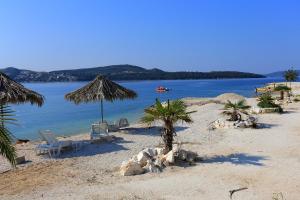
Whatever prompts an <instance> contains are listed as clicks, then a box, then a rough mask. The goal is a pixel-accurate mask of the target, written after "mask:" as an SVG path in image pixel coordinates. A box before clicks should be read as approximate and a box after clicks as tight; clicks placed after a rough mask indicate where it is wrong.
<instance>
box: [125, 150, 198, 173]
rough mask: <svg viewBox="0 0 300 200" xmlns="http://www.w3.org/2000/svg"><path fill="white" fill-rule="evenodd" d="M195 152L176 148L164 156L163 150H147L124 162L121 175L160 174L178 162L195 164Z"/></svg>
mask: <svg viewBox="0 0 300 200" xmlns="http://www.w3.org/2000/svg"><path fill="white" fill-rule="evenodd" d="M196 158H197V154H196V153H195V152H191V151H186V150H183V149H178V148H174V149H173V150H172V151H169V152H168V153H166V154H164V149H163V148H146V149H144V150H142V151H140V152H139V153H138V154H137V155H134V156H133V157H132V158H131V159H129V160H128V161H123V162H122V165H121V167H120V173H121V175H123V176H133V175H138V174H143V173H147V172H152V173H160V172H162V170H163V168H165V167H168V166H170V165H173V164H175V163H176V162H177V161H185V162H189V163H193V162H195V160H196Z"/></svg>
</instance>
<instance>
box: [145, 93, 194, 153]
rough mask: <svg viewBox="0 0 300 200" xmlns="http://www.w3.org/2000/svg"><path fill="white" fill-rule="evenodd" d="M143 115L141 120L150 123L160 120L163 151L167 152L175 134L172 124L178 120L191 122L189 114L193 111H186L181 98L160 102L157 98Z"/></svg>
mask: <svg viewBox="0 0 300 200" xmlns="http://www.w3.org/2000/svg"><path fill="white" fill-rule="evenodd" d="M144 112H145V115H144V116H143V117H142V119H141V121H142V122H143V123H147V124H148V125H151V124H152V123H154V122H155V121H162V122H163V123H164V125H163V131H162V138H163V141H164V145H165V151H166V152H169V151H171V150H172V147H173V137H174V134H175V129H174V124H175V123H176V122H178V121H181V122H186V123H192V122H193V120H192V119H191V116H190V114H191V113H193V112H195V111H192V112H187V106H186V105H185V104H184V102H183V101H181V100H175V101H169V100H168V101H167V103H166V104H162V103H161V102H160V101H159V100H158V99H156V102H155V104H154V105H153V106H151V107H150V108H146V109H145V111H144Z"/></svg>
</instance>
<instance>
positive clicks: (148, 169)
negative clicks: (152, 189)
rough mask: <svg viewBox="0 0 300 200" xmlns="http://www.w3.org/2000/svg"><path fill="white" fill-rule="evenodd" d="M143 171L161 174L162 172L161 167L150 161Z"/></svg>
mask: <svg viewBox="0 0 300 200" xmlns="http://www.w3.org/2000/svg"><path fill="white" fill-rule="evenodd" d="M143 169H144V170H145V171H146V172H151V173H160V172H161V167H159V166H158V165H156V164H155V162H152V161H150V160H149V161H148V162H147V165H146V166H144V167H143Z"/></svg>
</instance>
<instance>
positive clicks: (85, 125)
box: [8, 78, 283, 140]
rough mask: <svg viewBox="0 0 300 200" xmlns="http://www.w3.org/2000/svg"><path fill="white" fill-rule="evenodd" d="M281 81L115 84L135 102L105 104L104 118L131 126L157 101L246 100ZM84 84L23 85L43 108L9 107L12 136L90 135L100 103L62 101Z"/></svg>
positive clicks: (123, 82) (241, 80)
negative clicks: (229, 94)
mask: <svg viewBox="0 0 300 200" xmlns="http://www.w3.org/2000/svg"><path fill="white" fill-rule="evenodd" d="M277 81H283V80H282V79H280V78H260V79H221V80H155V81H117V82H118V83H119V84H120V85H122V86H124V87H127V88H129V89H132V90H134V91H136V93H137V94H138V97H137V98H136V99H134V100H123V101H114V102H104V118H105V120H107V121H108V122H110V123H112V122H114V121H115V120H117V119H119V118H123V117H126V118H127V119H128V120H129V121H130V123H135V122H138V121H139V119H140V118H141V117H142V116H143V111H144V109H145V108H146V107H148V106H150V105H152V104H153V103H154V101H155V99H156V98H158V99H160V100H161V101H166V100H167V99H171V100H172V99H179V98H183V97H215V96H217V95H220V94H222V93H226V92H234V93H237V94H240V95H243V96H246V97H252V96H254V95H255V88H256V87H261V86H263V85H265V84H266V83H269V82H277ZM85 84H87V82H67V83H24V84H23V85H24V86H25V87H28V88H30V89H32V90H34V91H37V92H39V93H40V94H42V95H44V97H45V103H44V105H43V106H42V107H37V106H35V105H30V104H20V105H11V106H12V109H13V110H14V111H15V115H16V116H15V118H16V119H17V123H16V125H9V127H8V128H9V130H10V131H11V133H12V134H13V135H14V136H15V137H17V138H22V139H30V140H32V139H38V137H39V134H38V131H40V130H51V131H53V132H54V133H55V134H57V135H63V136H68V135H76V134H80V133H87V132H89V131H90V126H91V124H92V123H94V122H97V121H100V118H101V114H100V103H97V102H96V103H87V104H80V105H75V104H74V103H72V102H69V101H67V100H65V98H64V95H65V94H66V93H69V92H71V91H74V90H76V89H78V88H80V87H82V86H84V85H85ZM158 86H164V87H167V88H170V91H169V92H165V93H157V92H156V91H155V88H156V87H158Z"/></svg>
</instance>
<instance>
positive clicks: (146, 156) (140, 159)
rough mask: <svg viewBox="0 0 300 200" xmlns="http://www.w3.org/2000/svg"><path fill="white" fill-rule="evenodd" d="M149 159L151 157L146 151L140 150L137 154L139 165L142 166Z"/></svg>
mask: <svg viewBox="0 0 300 200" xmlns="http://www.w3.org/2000/svg"><path fill="white" fill-rule="evenodd" d="M148 160H151V157H150V156H149V154H148V153H146V152H144V151H140V152H139V153H138V155H137V162H138V163H139V164H140V165H141V167H144V166H145V165H147V161H148Z"/></svg>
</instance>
